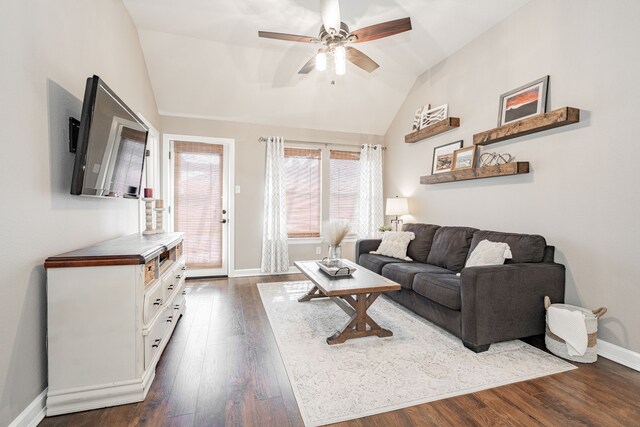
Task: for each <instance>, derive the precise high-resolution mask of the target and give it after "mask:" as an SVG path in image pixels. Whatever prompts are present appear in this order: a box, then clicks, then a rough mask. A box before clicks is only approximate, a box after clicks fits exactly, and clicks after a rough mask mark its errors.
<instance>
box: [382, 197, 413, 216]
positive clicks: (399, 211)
mask: <svg viewBox="0 0 640 427" xmlns="http://www.w3.org/2000/svg"><path fill="white" fill-rule="evenodd" d="M408 213H409V203H407V198H406V197H393V198H390V199H387V208H386V214H387V215H406V214H408Z"/></svg>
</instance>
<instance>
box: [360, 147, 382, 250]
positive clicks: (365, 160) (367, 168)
mask: <svg viewBox="0 0 640 427" xmlns="http://www.w3.org/2000/svg"><path fill="white" fill-rule="evenodd" d="M359 215H360V218H359V222H358V238H360V239H366V238H371V237H375V236H376V234H377V230H378V227H380V226H381V225H384V214H383V208H382V146H381V145H363V146H362V151H361V152H360V201H359Z"/></svg>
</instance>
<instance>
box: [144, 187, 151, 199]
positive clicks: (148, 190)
mask: <svg viewBox="0 0 640 427" xmlns="http://www.w3.org/2000/svg"><path fill="white" fill-rule="evenodd" d="M152 197H153V189H151V188H145V189H144V198H145V199H150V198H152Z"/></svg>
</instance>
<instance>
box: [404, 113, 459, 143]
mask: <svg viewBox="0 0 640 427" xmlns="http://www.w3.org/2000/svg"><path fill="white" fill-rule="evenodd" d="M457 127H460V117H449V118H446V119H444V120H440V121H439V122H436V123H434V124H432V125H429V126H427V127H425V128H422V129H420V130H417V131H415V132H411V133H410V134H408V135H405V136H404V142H406V143H407V144H412V143H414V142H418V141H422V140H423V139H427V138H431V137H432V136H436V135H440V134H441V133H444V132H446V131H448V130H451V129H455V128H457Z"/></svg>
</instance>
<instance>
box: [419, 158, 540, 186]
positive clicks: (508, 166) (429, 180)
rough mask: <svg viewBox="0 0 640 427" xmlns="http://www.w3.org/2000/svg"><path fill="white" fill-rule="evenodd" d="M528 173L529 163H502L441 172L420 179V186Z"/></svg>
mask: <svg viewBox="0 0 640 427" xmlns="http://www.w3.org/2000/svg"><path fill="white" fill-rule="evenodd" d="M524 173H529V162H513V163H504V164H502V165H494V166H483V167H481V168H474V169H462V170H458V171H451V172H442V173H436V174H433V175H426V176H421V177H420V184H442V183H445V182H454V181H468V180H470V179H482V178H493V177H495V176H510V175H520V174H524Z"/></svg>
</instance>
